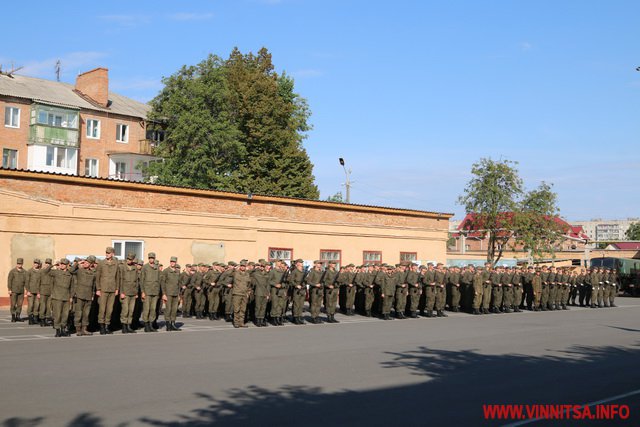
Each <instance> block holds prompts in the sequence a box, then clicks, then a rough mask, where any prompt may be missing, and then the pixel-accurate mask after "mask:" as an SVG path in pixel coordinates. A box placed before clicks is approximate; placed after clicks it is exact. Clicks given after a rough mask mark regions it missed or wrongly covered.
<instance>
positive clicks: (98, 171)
mask: <svg viewBox="0 0 640 427" xmlns="http://www.w3.org/2000/svg"><path fill="white" fill-rule="evenodd" d="M87 162H90V163H95V166H94V165H93V164H89V165H88V166H87ZM92 166H93V167H95V173H91V169H92ZM87 167H88V168H89V173H87ZM84 176H90V177H93V178H97V177H98V176H100V160H99V159H94V158H90V157H88V158H86V159H84Z"/></svg>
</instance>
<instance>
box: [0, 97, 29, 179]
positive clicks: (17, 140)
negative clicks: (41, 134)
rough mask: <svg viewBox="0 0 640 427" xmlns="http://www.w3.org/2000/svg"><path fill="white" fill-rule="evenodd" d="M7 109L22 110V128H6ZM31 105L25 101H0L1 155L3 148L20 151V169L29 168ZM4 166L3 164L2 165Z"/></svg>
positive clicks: (0, 164)
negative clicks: (28, 144)
mask: <svg viewBox="0 0 640 427" xmlns="http://www.w3.org/2000/svg"><path fill="white" fill-rule="evenodd" d="M5 107H17V108H20V128H18V129H16V128H11V127H6V126H5V123H4V111H5ZM30 116H31V103H30V102H29V101H24V100H15V101H14V100H10V99H6V98H5V99H0V155H1V154H2V149H3V148H10V149H12V150H18V169H26V168H27V141H28V139H29V117H30ZM0 166H2V163H0Z"/></svg>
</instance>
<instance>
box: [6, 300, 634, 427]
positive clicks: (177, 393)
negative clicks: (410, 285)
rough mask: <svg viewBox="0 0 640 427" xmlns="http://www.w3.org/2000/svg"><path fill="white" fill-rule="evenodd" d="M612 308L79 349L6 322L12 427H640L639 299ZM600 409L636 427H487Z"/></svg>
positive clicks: (96, 342)
mask: <svg viewBox="0 0 640 427" xmlns="http://www.w3.org/2000/svg"><path fill="white" fill-rule="evenodd" d="M616 303H617V304H618V306H619V307H616V308H602V309H588V308H578V307H571V310H569V311H553V312H528V311H525V312H523V313H513V314H492V315H482V316H473V315H469V314H466V313H448V314H449V317H448V318H420V319H407V320H393V321H383V320H379V319H373V318H365V317H361V316H351V317H346V316H343V315H337V316H336V319H338V320H339V321H340V323H339V324H334V325H332V324H322V325H311V324H307V325H305V326H297V325H293V324H290V323H289V324H286V325H285V326H282V327H275V326H270V327H267V328H256V327H254V326H252V327H250V328H246V329H234V328H233V327H232V326H231V325H230V324H228V323H225V322H224V321H221V320H220V321H214V322H212V321H209V320H195V319H184V320H183V319H180V321H179V322H178V323H184V324H183V326H182V328H183V331H182V332H165V331H163V330H161V332H159V333H142V332H139V333H137V334H135V335H123V334H120V333H114V334H113V335H108V336H99V335H94V336H91V337H76V336H73V337H68V338H53V335H54V330H53V329H51V328H42V327H40V326H29V325H27V324H26V323H10V316H9V313H8V312H7V311H6V310H2V311H0V387H1V388H2V392H1V394H0V420H2V421H0V423H2V425H4V426H114V425H118V426H138V425H146V426H209V425H225V426H226V425H243V426H246V425H258V424H259V425H264V426H289V425H291V426H293V425H296V426H299V425H305V426H315V425H322V426H332V425H339V426H342V425H347V424H350V425H368V426H383V425H384V426H405V425H408V424H411V425H418V426H421V425H429V426H438V425H447V426H463V425H464V426H467V425H505V424H510V423H511V424H512V425H516V423H519V422H525V421H526V422H528V424H527V425H534V426H538V425H540V426H542V425H545V426H546V425H562V424H567V425H629V426H631V425H639V424H640V423H639V421H640V299H633V298H618V299H617V300H616ZM161 324H162V323H161ZM616 396H618V398H617V399H614V400H607V399H611V398H615V397H616ZM620 396H621V397H620ZM601 401H602V402H607V403H609V404H626V405H629V408H630V418H629V419H627V420H620V419H618V420H607V421H599V422H596V421H589V422H585V421H580V422H576V421H565V422H562V423H558V422H549V421H545V420H536V421H534V422H530V421H531V420H525V421H523V420H500V421H498V420H486V419H485V418H484V415H483V405H486V404H522V405H533V404H585V403H593V402H601ZM585 423H587V424H585Z"/></svg>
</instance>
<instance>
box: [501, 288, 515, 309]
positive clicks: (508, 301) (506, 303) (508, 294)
mask: <svg viewBox="0 0 640 427" xmlns="http://www.w3.org/2000/svg"><path fill="white" fill-rule="evenodd" d="M502 306H503V307H504V308H505V309H510V308H511V307H512V306H513V287H511V286H510V285H504V286H503V287H502Z"/></svg>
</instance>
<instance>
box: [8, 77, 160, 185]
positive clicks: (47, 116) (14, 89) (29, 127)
mask: <svg viewBox="0 0 640 427" xmlns="http://www.w3.org/2000/svg"><path fill="white" fill-rule="evenodd" d="M0 111H2V112H3V113H4V122H3V123H2V125H1V126H0V149H1V150H2V167H3V168H7V169H27V170H33V171H43V172H55V173H60V174H66V175H81V176H90V177H100V178H111V179H121V180H128V181H142V180H143V179H144V176H143V167H144V166H145V165H148V164H149V162H153V161H158V160H159V159H158V158H156V157H154V156H152V150H153V147H154V146H155V145H156V144H157V143H159V142H160V141H161V140H162V139H163V138H164V133H163V132H162V130H158V128H157V127H154V126H153V124H150V123H149V122H148V120H147V113H148V111H149V106H148V105H146V104H143V103H141V102H138V101H135V100H133V99H130V98H127V97H124V96H122V95H119V94H117V93H113V92H110V91H109V75H108V70H107V69H106V68H96V69H94V70H91V71H88V72H86V73H82V74H80V75H78V77H77V79H76V83H75V85H70V84H68V83H61V82H55V81H50V80H43V79H37V78H32V77H25V76H20V75H7V74H0Z"/></svg>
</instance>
